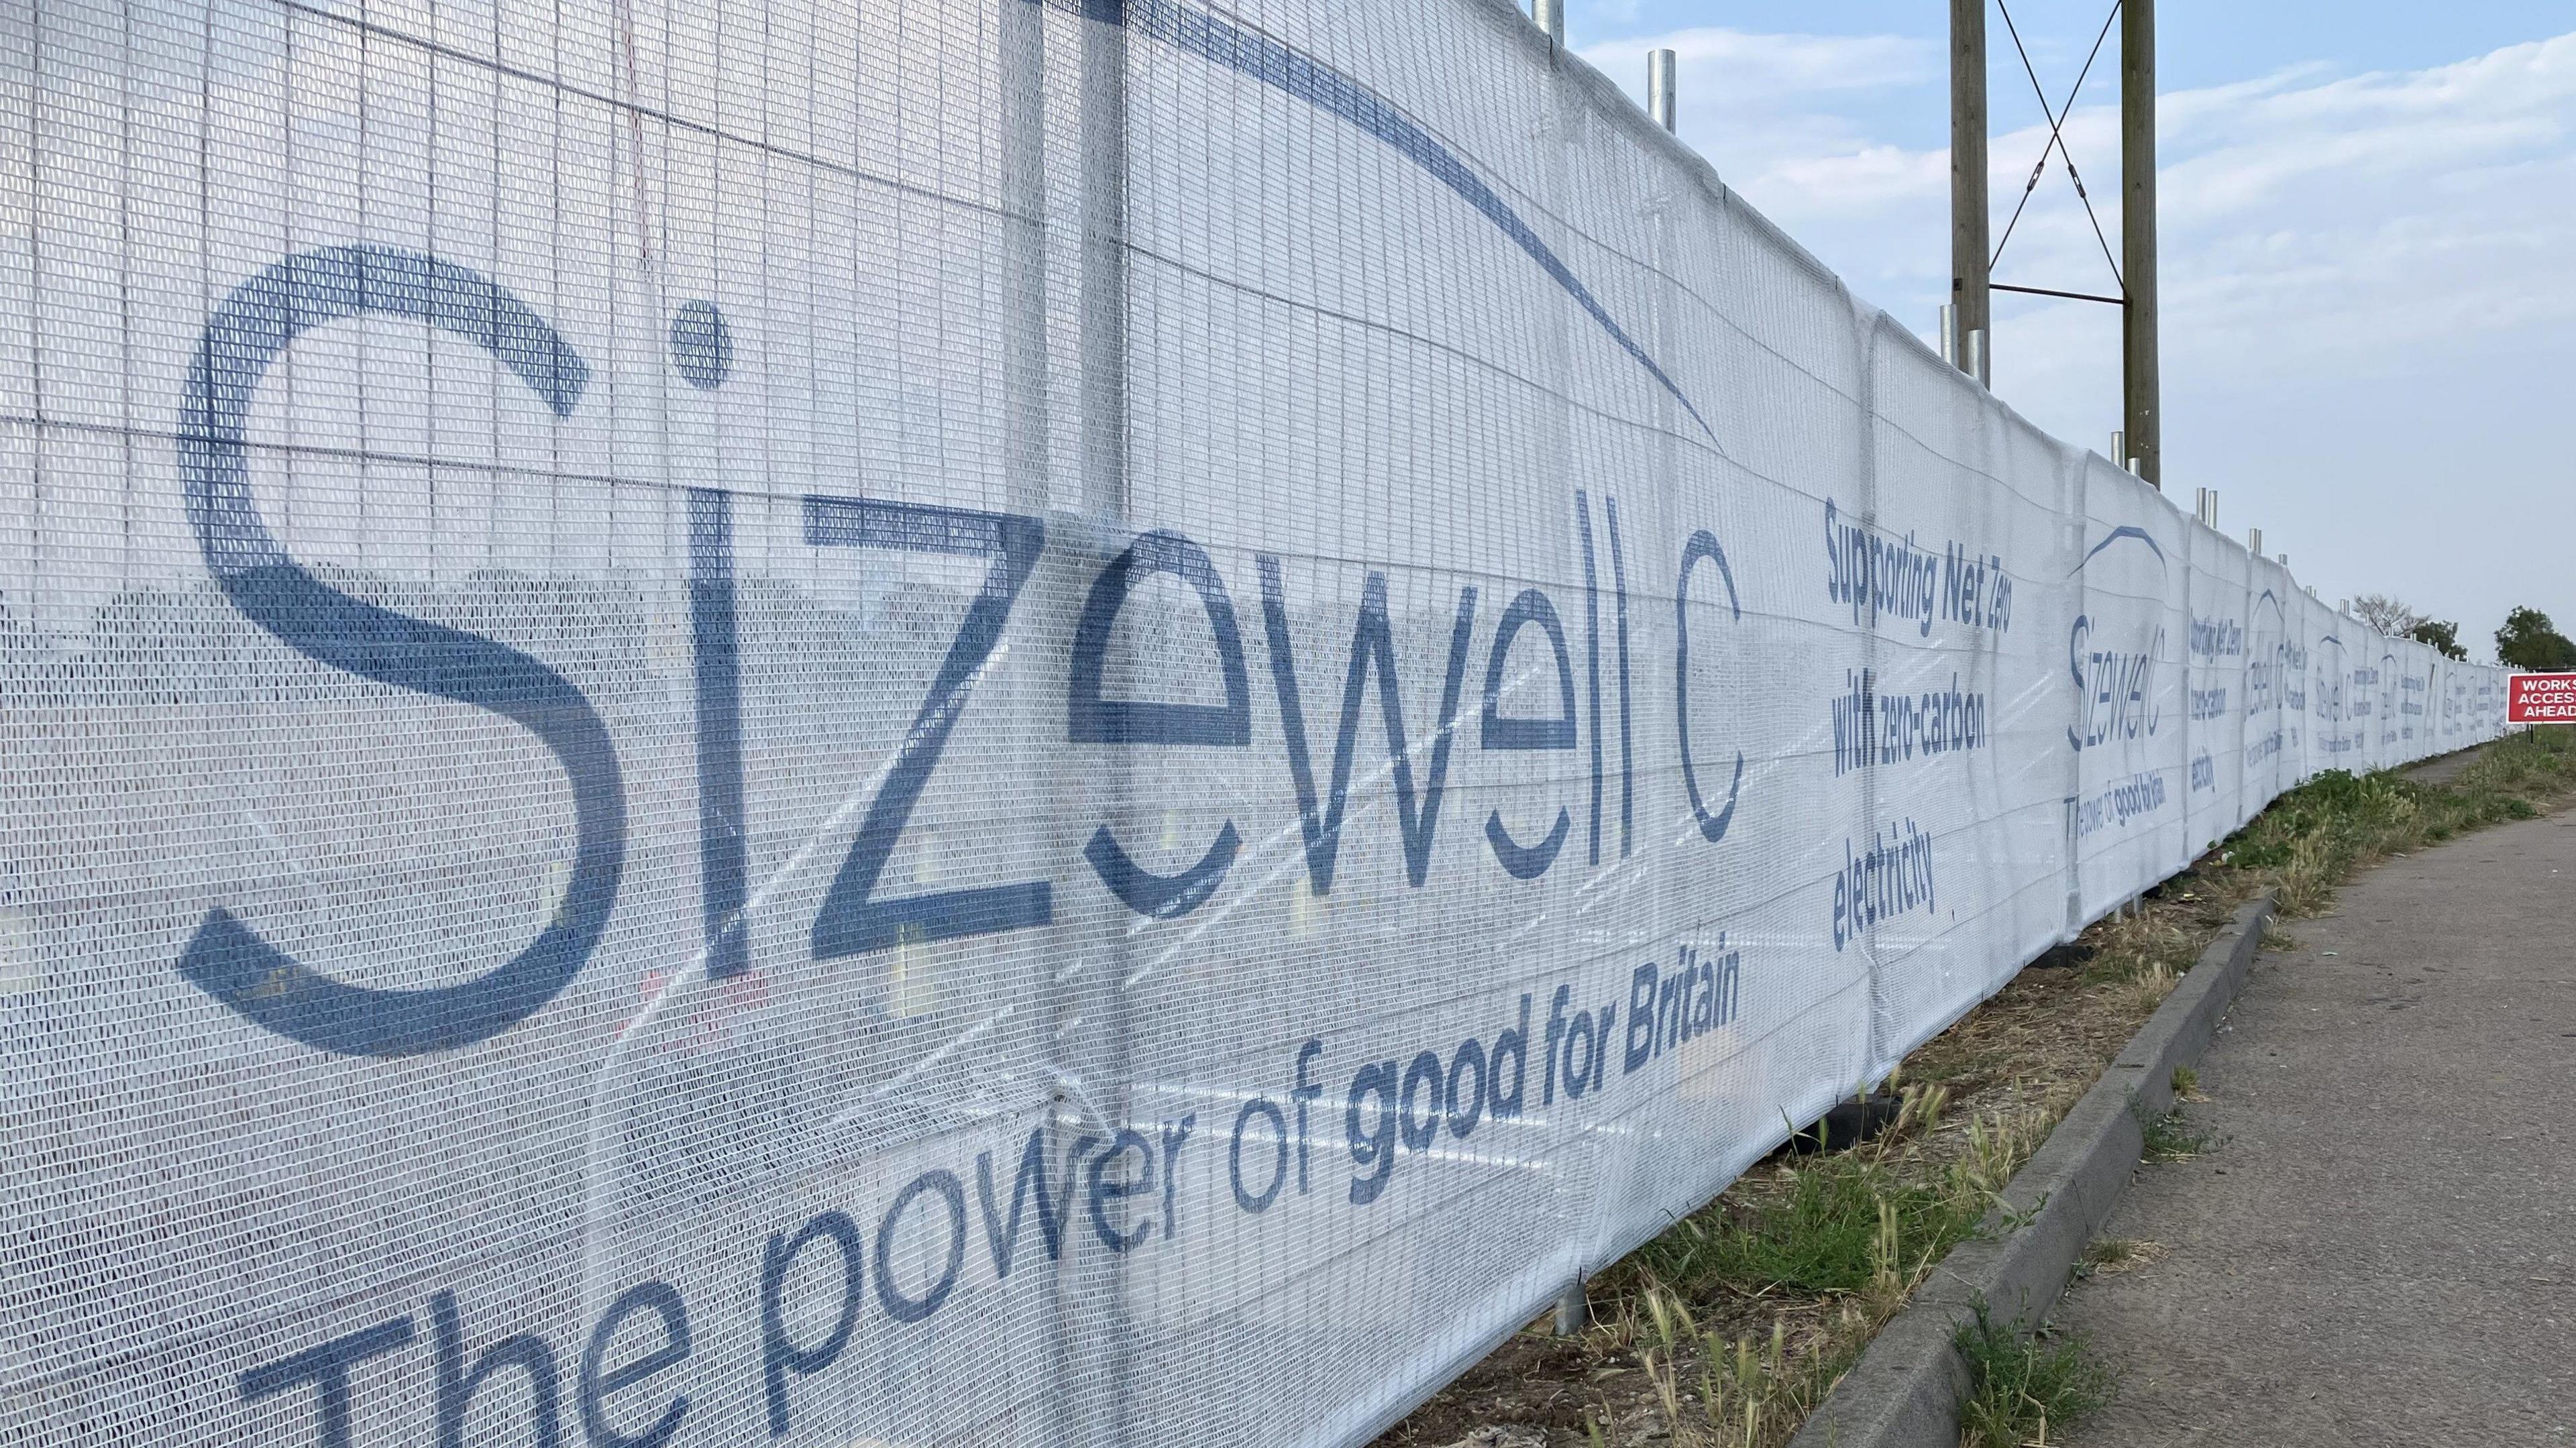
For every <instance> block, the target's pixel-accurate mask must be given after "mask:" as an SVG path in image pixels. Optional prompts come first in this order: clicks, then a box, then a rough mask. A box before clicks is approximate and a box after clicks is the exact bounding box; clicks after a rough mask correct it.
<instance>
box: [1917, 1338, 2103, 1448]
mask: <svg viewBox="0 0 2576 1448" xmlns="http://www.w3.org/2000/svg"><path fill="white" fill-rule="evenodd" d="M1954 1341H1955V1342H1956V1343H1957V1344H1958V1348H1959V1356H1960V1357H1961V1358H1963V1359H1965V1360H1966V1361H1967V1364H1968V1377H1969V1381H1970V1382H1971V1383H1972V1384H1973V1387H1972V1388H1971V1390H1970V1392H1969V1395H1968V1401H1967V1402H1966V1403H1965V1404H1963V1405H1961V1407H1960V1410H1959V1443H1960V1448H2022V1445H2024V1444H2027V1443H2032V1442H2040V1443H2045V1442H2048V1441H2049V1435H2050V1434H2052V1433H2059V1434H2062V1433H2063V1432H2064V1431H2065V1430H2066V1429H2068V1428H2071V1427H2073V1426H2074V1425H2075V1424H2077V1423H2080V1422H2082V1421H2083V1420H2084V1419H2085V1418H2087V1417H2089V1416H2091V1415H2092V1414H2093V1413H2096V1412H2098V1411H2100V1410H2101V1408H2102V1406H2103V1405H2104V1404H2106V1403H2108V1402H2110V1401H2111V1394H2112V1391H2113V1389H2114V1388H2116V1387H2117V1386H2118V1380H2117V1378H2116V1377H2115V1375H2114V1374H2113V1373H2112V1371H2111V1369H2110V1368H2109V1367H2107V1366H2105V1365H2103V1364H2102V1363H2100V1362H2097V1361H2096V1360H2094V1358H2093V1356H2092V1354H2091V1353H2090V1352H2088V1351H2087V1350H2086V1348H2085V1346H2084V1344H2083V1342H2082V1341H2081V1340H2080V1339H2077V1338H2073V1337H2060V1336H2053V1335H2051V1334H2049V1333H2047V1332H2046V1331H2044V1330H2043V1331H2042V1332H2041V1333H2040V1334H2039V1335H2037V1336H2033V1337H2024V1336H2022V1335H2021V1333H2020V1332H2019V1331H2017V1330H2016V1329H2015V1327H2014V1326H2013V1325H2012V1324H2009V1323H1997V1322H1996V1321H1995V1320H1994V1319H1993V1317H1992V1316H1991V1315H1990V1314H1989V1313H1988V1312H1987V1311H1986V1305H1985V1304H1984V1303H1982V1302H1980V1303H1978V1304H1977V1315H1976V1317H1975V1319H1974V1320H1972V1321H1969V1322H1963V1323H1961V1324H1959V1332H1958V1336H1957V1337H1956V1338H1955V1339H1954Z"/></svg>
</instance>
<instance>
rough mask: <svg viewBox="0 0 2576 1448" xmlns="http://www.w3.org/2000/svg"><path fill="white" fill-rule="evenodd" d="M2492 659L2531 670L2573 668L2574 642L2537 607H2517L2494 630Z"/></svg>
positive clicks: (2575, 664) (2549, 670) (2551, 671)
mask: <svg viewBox="0 0 2576 1448" xmlns="http://www.w3.org/2000/svg"><path fill="white" fill-rule="evenodd" d="M2496 659H2497V661H2498V662H2500V663H2504V664H2508V665H2511V666H2512V667H2514V668H2517V669H2525V670H2529V671H2532V672H2534V673H2559V672H2563V671H2566V670H2570V669H2576V642H2571V641H2570V640H2569V639H2568V637H2567V635H2565V634H2563V633H2560V632H2559V631H2558V626H2557V625H2556V624H2553V623H2551V622H2550V621H2549V615H2547V614H2545V613H2542V612H2541V611H2540V610H2539V609H2536V608H2517V609H2515V610H2514V611H2512V612H2511V613H2508V614H2506V615H2505V616H2504V627H2502V628H2500V629H2497V630H2496Z"/></svg>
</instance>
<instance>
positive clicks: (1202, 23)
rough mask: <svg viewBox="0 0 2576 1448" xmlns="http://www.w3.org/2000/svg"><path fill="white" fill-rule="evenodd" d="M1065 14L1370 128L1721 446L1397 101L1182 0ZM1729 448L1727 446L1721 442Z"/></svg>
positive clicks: (1560, 264) (1504, 207)
mask: <svg viewBox="0 0 2576 1448" xmlns="http://www.w3.org/2000/svg"><path fill="white" fill-rule="evenodd" d="M1040 3H1045V4H1051V5H1054V6H1056V7H1057V8H1059V9H1062V10H1066V11H1069V12H1072V13H1074V14H1078V15H1081V16H1082V17H1083V18H1085V19H1087V20H1096V21H1099V22H1101V23H1103V24H1106V25H1123V26H1125V27H1126V28H1127V29H1128V30H1129V31H1130V32H1132V33H1134V34H1137V35H1142V36H1144V37H1145V38H1147V39H1149V40H1154V41H1159V42H1160V43H1162V44H1164V45H1168V46H1170V47H1172V48H1173V49H1175V50H1178V51H1182V52H1184V53H1186V54H1190V55H1195V56H1197V57H1199V58H1200V59H1202V60H1205V61H1208V62H1209V63H1211V64H1214V65H1221V66H1224V67H1225V68H1226V69H1228V70H1231V71H1234V72H1235V73H1237V74H1239V75H1244V76H1249V77H1250V78H1252V79H1254V80H1257V81H1259V82H1261V83H1262V84H1263V85H1266V86H1269V87H1271V88H1273V89H1275V90H1278V91H1280V92H1282V93H1283V94H1286V95H1291V96H1294V97H1296V98H1297V99H1299V100H1301V101H1304V102H1306V103H1307V104H1308V105H1311V106H1313V107H1315V108H1316V109H1317V110H1320V111H1322V112H1324V113H1325V114H1327V115H1330V116H1334V117H1336V118H1338V119H1340V120H1343V121H1347V122H1348V123H1350V124H1351V125H1352V126H1355V127H1357V128H1358V129H1360V130H1362V131H1365V132H1367V133H1368V134H1369V135H1370V136H1373V137H1375V138H1376V139H1377V140H1380V141H1383V142H1385V143H1386V145H1387V146H1388V147H1389V148H1390V149H1392V150H1393V151H1394V152H1395V153H1396V154H1397V155H1399V156H1402V157H1403V158H1404V159H1406V160H1408V161H1411V162H1412V163H1413V164H1414V165H1416V166H1419V167H1421V168H1422V169H1423V170H1424V171H1426V172H1428V173H1430V175H1431V177H1432V179H1433V180H1436V181H1438V182H1439V183H1440V184H1441V185H1443V186H1446V187H1448V188H1449V189H1450V190H1451V191H1452V192H1454V193H1456V194H1457V196H1458V197H1459V198H1460V199H1461V200H1463V201H1465V202H1466V203H1467V204H1468V205H1470V206H1473V207H1474V208H1476V210H1477V211H1478V212H1480V213H1482V214H1483V215H1484V217H1485V219H1486V220H1488V221H1491V222H1492V223H1494V225H1495V226H1497V227H1499V228H1501V230H1502V233H1503V234H1504V235H1505V236H1508V237H1510V238H1511V239H1512V243H1513V245H1515V246H1518V247H1519V248H1520V249H1521V250H1522V251H1524V252H1527V253H1528V254H1529V257H1530V259H1531V260H1532V261H1535V262H1537V263H1538V264H1539V269H1540V270H1542V271H1544V272H1546V273H1547V274H1548V276H1549V278H1551V279H1552V280H1554V281H1555V283H1556V284H1557V285H1558V286H1559V287H1562V288H1564V289H1565V293H1566V295H1568V296H1570V297H1572V298H1574V300H1575V303H1576V305H1578V306H1580V307H1582V308H1583V310H1584V311H1585V312H1587V313H1589V314H1590V315H1591V317H1592V320H1593V321H1595V322H1598V323H1599V324H1600V325H1601V330H1603V331H1605V332H1607V333H1609V334H1610V340H1612V341H1614V342H1616V343H1618V344H1619V347H1620V349H1621V350H1622V351H1625V352H1626V353H1627V354H1628V355H1629V356H1631V357H1633V358H1635V359H1636V360H1637V365H1638V366H1640V367H1643V368H1645V369H1646V372H1647V374H1648V375H1649V376H1651V377H1653V378H1654V379H1655V381H1656V382H1658V383H1660V384H1661V385H1662V386H1663V389H1664V390H1665V391H1666V392H1669V393H1671V394H1672V395H1673V400H1674V401H1675V402H1678V403H1680V404H1681V408H1682V411H1684V412H1687V413H1689V414H1690V418H1691V421H1693V422H1695V423H1698V424H1699V429H1700V431H1702V432H1704V433H1707V434H1708V440H1709V441H1710V442H1711V443H1716V442H1717V430H1716V429H1715V428H1712V427H1710V426H1709V425H1708V419H1706V418H1704V417H1702V416H1700V415H1699V409H1698V408H1697V407H1694V406H1692V405H1691V400H1690V399H1689V398H1688V397H1686V396H1684V395H1683V394H1682V390H1681V388H1680V386H1679V385H1678V384H1676V383H1675V382H1674V381H1673V379H1672V378H1671V376H1669V375H1668V374H1666V373H1665V371H1664V369H1663V368H1662V366H1660V365H1659V364H1657V363H1656V361H1655V359H1654V358H1653V357H1651V356H1648V355H1647V353H1646V349H1645V348H1644V347H1642V346H1639V345H1638V343H1637V339H1636V338H1634V337H1631V336H1629V335H1628V332H1627V329H1626V328H1624V327H1621V326H1620V325H1619V323H1618V321H1617V320H1616V319H1615V318H1613V317H1612V316H1611V315H1610V312H1609V309H1608V308H1605V307H1603V306H1602V305H1601V301H1600V299H1599V298H1598V297H1595V296H1593V295H1592V289H1591V288H1589V287H1587V286H1585V285H1584V284H1583V281H1582V278H1580V277H1577V276H1576V275H1575V274H1574V270H1573V268H1571V267H1568V266H1567V265H1566V264H1565V259H1564V258H1562V257H1560V256H1558V255H1557V254H1556V252H1555V251H1554V250H1553V249H1551V248H1550V247H1549V246H1548V244H1547V243H1546V242H1545V241H1543V240H1541V239H1540V237H1539V234H1538V233H1537V232H1536V231H1534V230H1532V229H1531V228H1530V225H1529V223H1528V222H1526V221H1523V220H1522V219H1521V217H1520V214H1519V213H1518V212H1516V211H1514V210H1512V208H1511V204H1510V203H1509V202H1507V201H1505V200H1503V198H1502V197H1501V196H1499V195H1497V194H1495V192H1494V188H1492V187H1491V186H1488V185H1486V184H1485V182H1484V181H1483V179H1482V178H1480V177H1478V176H1477V175H1476V173H1475V171H1474V170H1473V169H1472V168H1470V167H1469V166H1468V165H1467V162H1466V161H1465V159H1464V158H1462V157H1460V156H1459V155H1458V153H1457V152H1455V151H1452V150H1450V149H1449V148H1448V147H1447V146H1444V145H1442V144H1441V143H1440V141H1439V139H1438V138H1437V137H1435V136H1433V135H1432V134H1431V133H1430V132H1429V131H1426V130H1424V129H1423V128H1422V127H1421V126H1419V125H1417V124H1415V122H1414V121H1413V120H1412V119H1411V118H1410V117H1408V116H1406V115H1405V114H1404V113H1403V112H1402V111H1400V110H1398V109H1397V108H1396V106H1395V103H1394V102H1392V101H1390V100H1388V99H1387V98H1386V97H1384V96H1382V95H1379V94H1378V93H1377V92H1376V91H1373V90H1371V89H1369V88H1368V86H1366V85H1365V84H1363V83H1362V82H1360V81H1359V80H1357V79H1355V78H1353V77H1351V76H1348V75H1345V74H1343V73H1342V72H1340V71H1338V70H1335V69H1333V68H1332V67H1331V66H1329V65H1327V64H1325V63H1324V62H1323V61H1320V60H1317V59H1316V58H1315V57H1313V56H1311V55H1308V54H1306V53H1305V52H1303V51H1300V50H1297V49H1294V48H1292V47H1290V46H1287V45H1284V44H1281V43H1280V42H1279V41H1276V40H1273V39H1271V38H1270V37H1269V36H1266V35H1263V34H1261V33H1259V32H1258V31H1253V30H1248V29H1245V28H1244V27H1243V26H1240V25H1237V24H1235V23H1234V22H1233V21H1230V20H1227V19H1225V18H1224V17H1222V16H1219V15H1214V14H1211V13H1209V12H1207V11H1205V10H1198V9H1193V8H1191V7H1189V6H1185V5H1179V4H1175V3H1174V0H1040ZM1721 450H1722V445H1721Z"/></svg>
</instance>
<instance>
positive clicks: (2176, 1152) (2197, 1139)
mask: <svg viewBox="0 0 2576 1448" xmlns="http://www.w3.org/2000/svg"><path fill="white" fill-rule="evenodd" d="M2130 1114H2131V1115H2134V1116H2136V1117H2137V1118H2138V1132H2139V1134H2140V1135H2141V1136H2143V1137H2145V1138H2146V1144H2145V1147H2144V1149H2143V1150H2142V1151H2141V1152H2140V1155H2141V1156H2143V1157H2145V1158H2146V1159H2147V1160H2148V1161H2158V1162H2163V1161H2189V1160H2191V1159H2192V1158H2193V1157H2195V1156H2198V1155H2200V1154H2201V1153H2202V1152H2204V1151H2207V1150H2209V1133H2208V1132H2206V1131H2203V1130H2201V1129H2200V1128H2198V1127H2196V1126H2193V1125H2192V1124H2191V1123H2190V1122H2189V1121H2187V1120H2185V1119H2184V1117H2183V1114H2182V1111H2181V1109H2180V1108H2179V1107H2177V1108H2176V1109H2174V1110H2172V1111H2168V1112H2166V1113H2165V1114H2163V1115H2162V1116H2150V1115H2148V1114H2147V1113H2146V1111H2145V1110H2144V1109H2143V1108H2142V1107H2139V1106H2138V1105H2137V1104H2136V1103H2134V1102H2133V1103H2131V1109H2130Z"/></svg>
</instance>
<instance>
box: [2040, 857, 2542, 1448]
mask: <svg viewBox="0 0 2576 1448" xmlns="http://www.w3.org/2000/svg"><path fill="white" fill-rule="evenodd" d="M2283 928H2286V929H2287V930H2288V931H2289V933H2290V934H2291V935H2292V936H2293V937H2294V938H2295V939H2296V940H2297V941H2298V943H2299V945H2300V947H2301V948H2300V949H2299V950H2298V951H2296V952H2295V953H2290V954H2271V953H2266V954H2265V955H2263V956H2262V957H2261V958H2260V959H2259V960H2258V961H2257V962H2256V964H2255V966H2254V969H2253V972H2252V974H2251V976H2250V978H2249V979H2248V981H2247V983H2246V986H2245V989H2244V992H2243V994H2242V995H2241V996H2240V997H2239V998H2238V1002H2237V1005H2236V1008H2235V1012H2234V1014H2233V1015H2232V1016H2231V1017H2230V1018H2229V1022H2228V1025H2227V1026H2226V1027H2224V1028H2222V1031H2221V1033H2220V1035H2219V1036H2218V1038H2217V1040H2216V1041H2215V1042H2214V1043H2213V1044H2212V1045H2211V1047H2210V1049H2209V1052H2208V1054H2207V1055H2206V1056H2205V1057H2204V1058H2203V1060H2202V1063H2201V1067H2200V1089H2201V1090H2202V1091H2203V1092H2204V1093H2206V1094H2207V1095H2208V1096H2209V1098H2210V1099H2209V1100H2208V1101H2207V1102H2206V1103H2203V1104H2196V1105H2192V1106H2189V1107H2187V1108H2186V1109H2185V1110H2186V1117H2187V1119H2188V1120H2189V1121H2191V1123H2192V1124H2193V1126H2194V1127H2195V1128H2196V1129H2199V1130H2204V1131H2208V1132H2211V1133H2214V1140H2213V1142H2212V1145H2211V1146H2210V1148H2209V1149H2208V1150H2207V1151H2206V1152H2205V1153H2204V1154H2203V1155H2201V1156H2199V1157H2197V1158H2196V1159H2194V1160H2191V1161H2187V1162H2181V1163H2174V1164H2166V1165H2152V1166H2147V1167H2143V1168H2141V1170H2140V1173H2139V1176H2138V1179H2137V1181H2136V1183H2135V1184H2134V1185H2133V1186H2132V1187H2131V1189H2130V1192H2129V1195H2128V1197H2127V1198H2126V1199H2125V1200H2124V1201H2123V1202H2122V1203H2121V1205H2120V1207H2119V1209H2118V1211H2117V1212H2116V1213H2115V1214H2114V1215H2113V1217H2112V1221H2111V1225H2110V1227H2109V1228H2108V1230H2107V1231H2106V1233H2105V1235H2106V1236H2110V1237H2124V1238H2143V1239H2146V1240H2148V1241H2151V1242H2156V1243H2159V1244H2162V1245H2163V1246H2164V1247H2165V1248H2166V1249H2167V1255H2165V1256H2164V1257H2163V1258H2162V1259H2161V1260H2157V1261H2154V1262H2151V1263H2149V1264H2148V1265H2145V1266H2142V1267H2138V1268H2136V1269H2134V1270H2131V1271H2126V1272H2122V1273H2118V1274H2116V1275H2100V1276H2096V1277H2094V1278H2092V1279H2091V1280H2089V1281H2086V1282H2083V1283H2080V1284H2078V1285H2077V1286H2076V1288H2075V1289H2074V1290H2073V1291H2072V1292H2070V1293H2069V1294H2068V1296H2067V1298H2066V1300H2065V1301H2064V1302H2063V1303H2062V1304H2061V1305H2060V1307H2059V1309H2058V1311H2057V1312H2056V1313H2055V1314H2054V1320H2055V1321H2056V1322H2057V1323H2058V1324H2059V1325H2060V1326H2062V1327H2068V1328H2072V1329H2074V1330H2075V1331H2076V1332H2078V1333H2080V1334H2082V1335H2083V1336H2084V1337H2085V1338H2086V1339H2087V1340H2088V1341H2089V1342H2090V1343H2091V1344H2092V1346H2093V1348H2094V1350H2095V1351H2096V1352H2097V1353H2098V1354H2099V1355H2100V1356H2101V1357H2103V1358H2104V1359H2105V1360H2107V1361H2109V1362H2110V1363H2112V1364H2113V1365H2114V1366H2115V1367H2116V1369H2117V1370H2118V1371H2119V1372H2120V1373H2121V1374H2122V1384H2121V1388H2120V1394H2119V1397H2118V1398H2117V1399H2116V1400H2115V1401H2114V1403H2113V1404H2112V1406H2111V1407H2110V1408H2108V1409H2106V1410H2105V1411H2104V1412H2103V1413H2102V1414H2101V1415H2100V1416H2098V1417H2096V1418H2095V1419H2094V1420H2092V1421H2091V1422H2090V1423H2088V1424H2086V1425H2085V1426H2084V1427H2083V1428H2082V1429H2081V1431H2078V1432H2076V1433H2073V1434H2071V1435H2068V1436H2066V1437H2065V1438H2064V1440H2063V1441H2064V1442H2066V1443H2067V1444H2069V1445H2071V1448H2115V1445H2116V1448H2160V1445H2169V1444H2192V1445H2236V1444H2245V1445H2255V1448H2272V1445H2287V1448H2300V1445H2312V1444H2313V1445H2320V1448H2323V1445H2333V1448H2351V1445H2361V1448H2378V1445H2405V1448H2418V1445H2435V1444H2440V1445H2448V1444H2474V1445H2478V1448H2498V1445H2520V1444H2540V1445H2551V1448H2560V1445H2566V1448H2576V812H2571V813H2568V814H2564V815H2559V816H2556V817H2552V818H2547V819H2539V820H2528V821H2524V822H2521V823H2517V824H2511V825H2505V826H2501V827H2498V828H2495V829H2491V830H2486V831H2482V832H2480V833H2478V834H2474V835H2471V836H2468V837H2467V838H2465V839H2462V840H2458V841H2455V842H2453V843H2451V844H2448V845H2445V846H2442V847H2440V848H2438V849H2434V850H2430V851H2426V852H2424V853H2421V854H2418V855H2414V856H2411V857H2408V858H2404V859H2398V860H2393V861H2390V862H2389V863H2387V864H2386V865H2383V866H2381V867H2379V868H2377V869H2374V870H2372V871H2369V872H2368V873H2366V874H2364V875H2362V876H2361V877H2359V878H2358V879H2356V880H2355V881H2354V882H2353V883H2352V884H2350V885H2348V886H2346V887H2345V888H2344V889H2343V890H2342V892H2341V897H2340V902H2339V904H2338V906H2337V908H2336V911H2335V913H2334V914H2333V915H2331V916H2328V917H2326V918H2323V919H2318V920H2301V921H2291V922H2288V924H2287V925H2286V926H2285V927H2283ZM2049 1441H2050V1442H2052V1443H2055V1442H2059V1441H2060V1436H2059V1433H2058V1432H2057V1431H2056V1430H2055V1429H2054V1428H2052V1431H2051V1432H2050V1434H2049Z"/></svg>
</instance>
